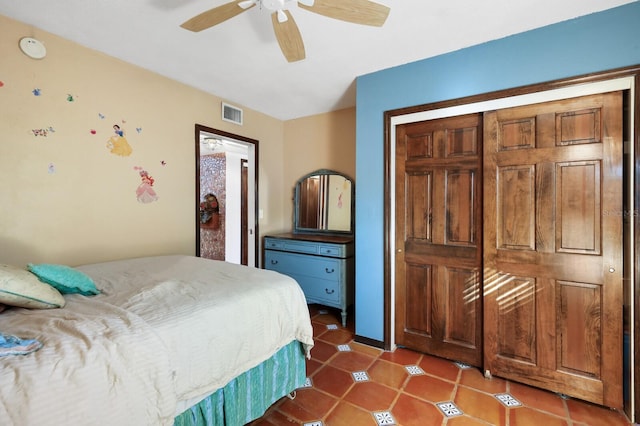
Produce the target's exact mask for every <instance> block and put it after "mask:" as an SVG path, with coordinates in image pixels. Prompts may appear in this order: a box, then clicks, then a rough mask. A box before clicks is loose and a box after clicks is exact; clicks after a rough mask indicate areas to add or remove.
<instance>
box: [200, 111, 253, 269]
mask: <svg viewBox="0 0 640 426" xmlns="http://www.w3.org/2000/svg"><path fill="white" fill-rule="evenodd" d="M195 148H196V149H195V151H196V158H195V160H196V182H195V187H196V206H195V212H196V221H195V223H196V229H195V234H196V256H204V257H209V258H214V259H218V260H225V261H227V262H231V263H237V264H243V265H247V266H253V267H257V266H258V238H257V235H258V222H257V221H258V215H257V211H258V173H257V170H258V141H257V140H254V139H250V138H245V137H243V136H240V135H236V134H232V133H229V132H224V131H222V130H218V129H214V128H210V127H207V126H203V125H200V124H196V125H195ZM203 191H204V193H203ZM211 191H217V192H218V193H219V194H220V197H218V194H214V195H216V197H218V198H219V215H220V219H219V221H220V224H219V227H218V228H215V229H212V227H210V226H208V224H202V222H201V217H200V210H201V203H202V201H203V197H205V196H206V195H208V193H209V192H211ZM205 193H206V194H205Z"/></svg>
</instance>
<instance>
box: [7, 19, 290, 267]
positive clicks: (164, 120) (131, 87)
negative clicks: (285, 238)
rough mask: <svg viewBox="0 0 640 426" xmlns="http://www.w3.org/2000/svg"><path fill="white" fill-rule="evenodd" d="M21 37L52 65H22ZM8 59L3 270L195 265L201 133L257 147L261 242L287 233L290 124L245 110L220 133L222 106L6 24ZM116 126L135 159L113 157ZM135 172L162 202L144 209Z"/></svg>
mask: <svg viewBox="0 0 640 426" xmlns="http://www.w3.org/2000/svg"><path fill="white" fill-rule="evenodd" d="M24 36H30V37H34V38H36V39H39V40H40V41H42V42H43V43H44V44H45V46H46V48H47V57H46V58H45V59H42V60H34V59H30V58H29V57H27V56H25V55H24V54H22V52H21V51H20V50H19V48H18V41H19V39H20V38H22V37H24ZM0 58H1V59H0V81H1V82H2V85H1V87H0V131H1V134H0V263H12V264H16V265H23V264H25V263H27V262H56V263H66V264H69V265H77V264H82V263H88V262H97V261H104V260H110V259H118V258H125V257H132V256H144V255H153V254H165V253H182V254H193V253H195V233H194V229H195V222H194V221H195V213H194V208H195V194H194V192H195V191H194V180H195V158H194V157H195V148H194V124H195V123H199V124H203V125H206V126H210V127H214V128H217V129H220V130H224V131H228V132H231V133H235V134H239V135H242V136H245V137H249V138H253V139H257V140H259V154H260V157H259V186H260V187H259V190H260V198H259V204H260V208H261V209H262V210H263V212H264V217H263V219H262V220H261V221H260V223H259V227H260V231H261V233H265V232H269V231H270V230H281V229H284V228H285V227H286V226H288V221H287V220H286V214H285V213H284V212H283V209H284V208H285V206H288V204H289V201H288V200H287V199H286V197H284V196H283V194H285V193H287V192H288V185H287V187H286V188H283V182H284V171H283V168H282V161H283V149H284V146H283V133H284V123H283V122H282V121H280V120H276V119H274V118H271V117H269V116H266V115H264V114H260V113H257V112H255V111H251V110H249V109H246V108H245V114H244V126H241V127H240V126H236V125H234V124H231V123H227V122H223V121H221V120H220V102H221V99H219V98H217V97H215V96H212V95H209V94H206V93H204V92H201V91H198V90H196V89H194V88H191V87H189V86H186V85H183V84H181V83H177V82H175V81H172V80H169V79H167V78H164V77H161V76H159V75H157V74H154V73H151V72H149V71H146V70H143V69H141V68H138V67H135V66H133V65H130V64H127V63H124V62H122V61H120V60H117V59H114V58H112V57H109V56H106V55H104V54H101V53H99V52H96V51H93V50H89V49H86V48H84V47H82V46H79V45H77V44H75V43H72V42H70V41H68V40H64V39H62V38H59V37H57V36H53V35H51V34H49V33H46V32H44V31H41V30H38V29H36V28H33V27H30V26H26V25H23V24H22V23H19V22H16V21H14V20H11V19H8V18H6V17H3V16H0ZM36 88H39V89H41V95H40V96H34V95H33V93H32V91H33V90H34V89H36ZM68 95H72V96H73V98H74V101H73V102H70V101H68V100H67V97H68ZM232 103H233V102H232ZM238 106H240V107H242V105H238ZM100 114H102V115H104V117H105V118H104V119H102V118H100ZM123 120H124V121H125V122H124V123H123ZM113 124H119V125H120V126H121V127H122V129H123V130H124V131H125V132H126V135H125V137H126V138H127V140H128V142H129V144H130V145H131V147H132V149H133V152H132V154H131V155H130V156H128V157H120V156H116V155H114V154H112V153H110V151H109V149H107V147H106V143H107V140H108V139H109V137H111V136H112V135H114V131H113V127H112V126H113ZM49 127H51V128H53V130H54V132H51V131H49V133H48V136H47V137H43V136H34V133H33V130H34V129H40V128H43V129H48V128H49ZM138 127H139V128H141V129H142V131H141V132H140V133H138V131H137V130H136V128H138ZM91 130H95V132H96V133H95V134H92V133H91ZM162 161H165V162H166V165H162V164H161V162H162ZM134 167H142V168H144V169H145V170H147V171H148V173H149V174H150V175H151V176H152V177H153V178H154V180H155V182H154V185H153V188H154V190H155V191H156V192H157V194H158V196H159V199H158V200H157V201H155V202H151V203H148V204H144V203H141V202H138V201H137V198H136V188H137V187H138V185H139V184H140V182H141V180H140V176H139V173H138V171H137V170H135V169H134Z"/></svg>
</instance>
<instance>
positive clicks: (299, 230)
mask: <svg viewBox="0 0 640 426" xmlns="http://www.w3.org/2000/svg"><path fill="white" fill-rule="evenodd" d="M321 175H337V176H341V177H343V178H345V179H346V180H348V181H349V182H350V183H351V203H350V206H349V208H350V209H351V218H350V226H349V227H350V229H349V230H348V231H344V230H342V231H341V230H335V229H317V228H303V227H301V226H299V224H300V187H301V184H302V182H303V181H304V180H306V179H308V178H310V177H312V176H321ZM355 195H356V187H355V182H354V181H353V179H351V177H349V176H347V175H345V174H344V173H340V172H337V171H335V170H329V169H318V170H315V171H313V172H311V173H308V174H306V175H304V176H302V177H301V178H300V179H298V180H297V181H296V185H295V188H294V196H293V233H294V234H320V235H353V234H354V233H355V224H356V222H355V207H356V204H355V201H356V197H355Z"/></svg>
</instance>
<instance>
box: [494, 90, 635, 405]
mask: <svg viewBox="0 0 640 426" xmlns="http://www.w3.org/2000/svg"><path fill="white" fill-rule="evenodd" d="M484 206H485V223H484V238H485V244H484V283H483V292H484V337H485V339H484V360H485V369H486V370H487V373H488V374H491V375H496V376H501V377H505V378H508V379H513V380H515V381H520V382H524V383H528V384H531V385H534V386H538V387H541V388H545V389H549V390H551V391H555V392H560V393H564V394H567V395H570V396H574V397H577V398H580V399H584V400H587V401H592V402H594V403H597V404H602V405H605V406H609V407H615V408H622V404H623V401H622V302H623V301H622V95H621V93H610V94H604V95H595V96H588V97H583V98H577V99H571V100H564V101H557V102H551V103H546V104H537V105H531V106H523V107H516V108H510V109H505V110H499V111H493V112H488V113H486V114H485V118H484Z"/></svg>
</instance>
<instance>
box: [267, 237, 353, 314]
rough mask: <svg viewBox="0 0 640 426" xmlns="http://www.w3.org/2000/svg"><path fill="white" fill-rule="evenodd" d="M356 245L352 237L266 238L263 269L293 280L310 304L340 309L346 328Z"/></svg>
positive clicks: (351, 298) (351, 299)
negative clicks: (287, 276) (279, 273)
mask: <svg viewBox="0 0 640 426" xmlns="http://www.w3.org/2000/svg"><path fill="white" fill-rule="evenodd" d="M354 267H355V263H354V244H353V237H351V236H331V235H313V234H290V233H288V234H277V235H268V236H265V237H264V268H265V269H270V270H273V271H278V272H281V273H283V274H285V275H289V276H290V277H292V278H294V279H295V280H296V281H297V282H298V284H300V287H302V291H304V294H305V297H306V299H307V303H318V304H321V305H325V306H331V307H334V308H339V309H340V310H341V315H342V325H343V326H346V325H347V307H348V306H350V305H351V304H353V297H354V281H355V279H354V275H355V269H354Z"/></svg>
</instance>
